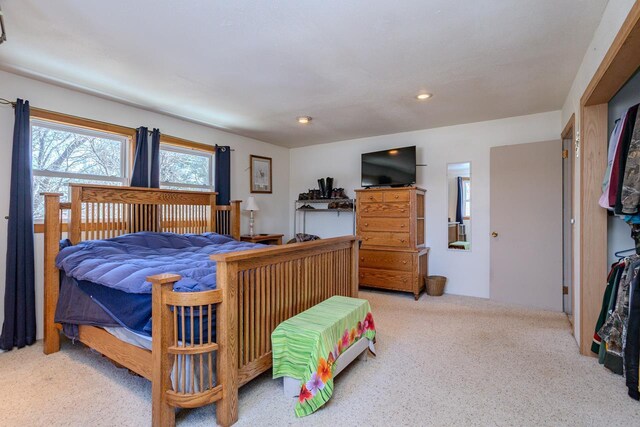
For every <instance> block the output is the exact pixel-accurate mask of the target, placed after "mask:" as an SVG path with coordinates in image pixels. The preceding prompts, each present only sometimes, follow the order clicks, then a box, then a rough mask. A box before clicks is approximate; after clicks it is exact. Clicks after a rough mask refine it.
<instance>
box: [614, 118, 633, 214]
mask: <svg viewBox="0 0 640 427" xmlns="http://www.w3.org/2000/svg"><path fill="white" fill-rule="evenodd" d="M637 115H638V106H637V105H634V106H633V107H631V108H629V110H627V114H626V120H625V126H624V128H623V129H622V132H621V134H620V142H619V144H620V155H619V162H618V163H619V167H618V170H617V172H618V179H617V186H616V194H615V196H616V202H615V206H614V209H613V211H614V213H615V214H616V215H624V212H623V210H622V192H623V191H622V189H623V187H624V185H625V183H626V184H627V187H628V190H627V191H629V190H630V189H631V188H636V187H640V176H639V174H638V173H637V172H636V170H635V168H633V169H632V168H630V170H629V173H628V174H626V171H627V160H628V157H629V148H630V146H631V136H632V134H633V128H634V126H635V123H636V117H637ZM632 154H633V155H634V156H635V155H640V154H639V153H638V152H637V151H633V152H632ZM631 163H632V164H631V166H633V165H634V164H635V162H631ZM629 213H630V214H633V213H635V212H629Z"/></svg>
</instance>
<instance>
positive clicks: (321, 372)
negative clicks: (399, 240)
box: [271, 296, 376, 417]
mask: <svg viewBox="0 0 640 427" xmlns="http://www.w3.org/2000/svg"><path fill="white" fill-rule="evenodd" d="M375 335H376V330H375V324H374V322H373V316H372V314H371V307H370V305H369V301H367V300H364V299H358V298H348V297H343V296H334V297H331V298H329V299H327V300H325V301H323V302H321V303H319V304H317V305H315V306H313V307H311V308H310V309H308V310H306V311H304V312H302V313H300V314H298V315H297V316H294V317H292V318H290V319H288V320H286V321H284V322H282V323H281V324H280V325H278V327H277V328H276V329H275V330H274V331H273V333H272V334H271V341H272V349H273V350H272V351H273V378H280V377H285V378H286V377H289V378H292V379H295V380H297V381H298V386H299V387H300V389H299V390H300V391H299V396H298V403H297V404H296V408H295V413H296V415H297V416H299V417H302V416H305V415H309V414H311V413H313V412H314V411H316V410H317V409H318V408H320V407H321V406H322V405H324V404H325V403H326V402H327V401H328V400H329V398H330V397H331V394H332V393H333V379H334V376H335V375H336V374H337V372H336V370H337V367H338V365H339V362H338V361H339V358H340V357H341V356H342V357H343V360H344V359H350V360H349V361H351V360H353V358H354V357H355V356H352V357H350V356H348V352H349V350H352V349H356V348H361V349H362V350H364V349H366V348H367V347H369V349H370V350H371V351H372V352H373V351H374V347H373V342H374V339H375ZM363 340H365V341H364V342H363ZM365 344H367V345H365ZM363 346H364V347H363ZM362 350H360V351H362ZM356 355H357V354H356Z"/></svg>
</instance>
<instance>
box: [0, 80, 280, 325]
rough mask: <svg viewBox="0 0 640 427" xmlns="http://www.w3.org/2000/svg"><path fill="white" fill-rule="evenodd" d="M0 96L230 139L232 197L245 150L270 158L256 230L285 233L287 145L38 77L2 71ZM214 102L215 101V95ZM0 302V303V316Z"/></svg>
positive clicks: (0, 111) (244, 173) (1, 187)
mask: <svg viewBox="0 0 640 427" xmlns="http://www.w3.org/2000/svg"><path fill="white" fill-rule="evenodd" d="M0 97H2V98H6V99H11V100H13V99H16V98H22V99H25V100H29V102H30V104H31V106H32V107H38V108H44V109H47V110H52V111H57V112H60V113H65V114H71V115H75V116H80V117H86V118H90V119H94V120H100V121H104V122H109V123H115V124H118V125H122V126H129V127H138V126H148V127H149V128H151V127H158V128H159V129H160V131H161V132H163V133H165V134H167V135H172V136H176V137H180V138H184V139H188V140H192V141H197V142H201V143H204V144H212V145H214V144H218V145H229V146H230V147H231V148H233V149H234V150H235V151H234V152H232V153H231V168H232V169H231V175H232V177H231V178H232V181H231V198H232V199H241V200H247V196H248V195H249V154H256V155H260V156H266V157H271V158H273V164H272V167H273V190H274V192H273V194H256V195H255V198H256V201H257V202H258V204H259V207H260V212H258V214H257V217H256V231H257V232H273V233H285V234H286V233H287V231H288V229H289V227H288V225H289V210H288V206H289V203H288V201H289V149H287V148H284V147H279V146H276V145H272V144H267V143H264V142H260V141H256V140H254V139H250V138H245V137H242V136H238V135H233V134H230V133H227V132H223V131H220V130H217V129H213V128H210V127H206V126H202V125H198V124H193V123H190V122H187V121H184V120H180V119H176V118H173V117H169V116H164V115H161V114H156V113H152V112H149V111H146V110H142V109H139V108H134V107H131V106H127V105H123V104H119V103H117V102H113V101H108V100H105V99H103V98H99V97H96V96H91V95H87V94H83V93H80V92H76V91H72V90H68V89H64V88H61V87H58V86H54V85H50V84H46V83H43V82H40V81H36V80H32V79H27V78H24V77H20V76H17V75H15V74H10V73H6V72H1V71H0ZM212 102H215V100H213V101H212ZM13 122H14V119H13V109H12V108H11V107H9V106H0V151H1V152H2V153H4V154H3V155H2V156H0V221H1V222H2V223H1V225H0V298H3V297H4V287H5V282H4V277H5V261H4V260H5V253H6V242H7V221H6V220H4V219H3V218H4V217H5V216H6V215H8V213H9V182H10V176H11V146H12V135H13ZM247 230H248V216H247V215H246V214H245V213H244V212H243V221H242V231H243V232H246V231H247ZM42 237H43V236H42V235H37V236H36V300H37V304H38V306H37V313H38V337H41V336H42V322H41V318H42V271H43V270H42V268H43V267H42V258H43V246H42V243H43V238H42ZM3 320H4V305H3V304H0V322H2V321H3Z"/></svg>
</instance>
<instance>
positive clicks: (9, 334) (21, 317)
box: [0, 99, 36, 350]
mask: <svg viewBox="0 0 640 427" xmlns="http://www.w3.org/2000/svg"><path fill="white" fill-rule="evenodd" d="M15 114H16V120H15V125H14V128H13V152H12V160H11V193H10V201H9V224H8V237H7V271H6V279H5V293H4V324H3V325H2V335H0V349H2V350H11V349H12V348H13V347H18V348H21V347H24V346H25V345H30V344H33V343H34V342H35V340H36V304H35V279H34V265H33V262H34V256H33V200H32V198H31V191H32V190H31V188H32V187H31V185H32V183H31V181H32V178H31V138H30V133H31V129H30V124H29V101H23V100H21V99H18V101H17V102H16V107H15Z"/></svg>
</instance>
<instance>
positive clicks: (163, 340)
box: [147, 274, 180, 427]
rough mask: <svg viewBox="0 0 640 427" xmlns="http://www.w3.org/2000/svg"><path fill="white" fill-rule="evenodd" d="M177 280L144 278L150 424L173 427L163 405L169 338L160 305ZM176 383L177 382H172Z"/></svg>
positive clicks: (167, 315)
mask: <svg viewBox="0 0 640 427" xmlns="http://www.w3.org/2000/svg"><path fill="white" fill-rule="evenodd" d="M178 280H180V276H179V275H177V274H158V275H156V276H151V277H147V281H149V282H151V285H152V297H151V299H152V313H153V323H152V332H151V333H152V336H153V340H152V347H151V360H152V365H153V367H152V378H153V379H152V381H151V396H152V397H151V400H152V402H153V408H152V415H151V425H152V426H154V427H158V426H162V427H165V426H175V424H176V413H175V410H174V408H173V407H171V406H170V405H169V403H168V402H167V397H166V393H167V390H170V389H171V367H172V362H173V361H172V359H171V354H170V353H169V344H170V343H171V340H172V338H173V324H172V323H171V318H172V314H171V308H170V307H169V306H168V305H167V304H165V303H164V296H165V294H166V293H168V292H171V291H173V284H174V283H175V282H177V281H178ZM176 381H177V380H176Z"/></svg>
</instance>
